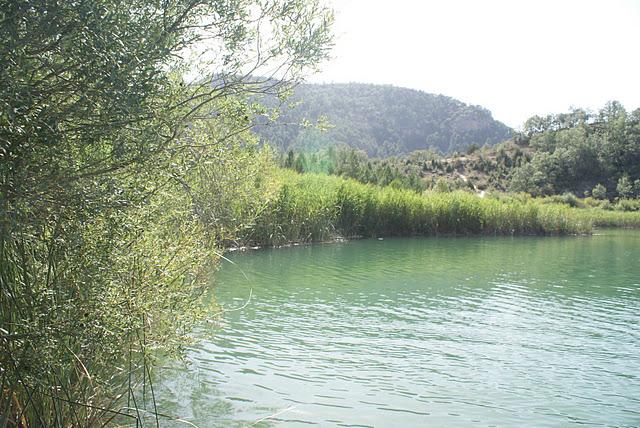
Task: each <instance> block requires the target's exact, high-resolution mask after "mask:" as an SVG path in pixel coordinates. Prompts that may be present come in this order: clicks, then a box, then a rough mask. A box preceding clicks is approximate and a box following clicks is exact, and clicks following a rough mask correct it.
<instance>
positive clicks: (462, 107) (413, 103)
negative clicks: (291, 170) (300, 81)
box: [256, 83, 512, 156]
mask: <svg viewBox="0 0 640 428" xmlns="http://www.w3.org/2000/svg"><path fill="white" fill-rule="evenodd" d="M267 102H269V100H267ZM270 102H271V103H276V100H275V99H272V100H271V101H270ZM287 106H291V108H287ZM316 125H320V128H322V126H324V127H325V129H324V130H322V129H319V127H318V126H316ZM256 131H257V133H258V134H259V135H260V137H261V139H262V140H263V141H266V142H268V143H269V144H271V145H272V146H275V147H277V148H278V149H280V150H282V151H287V150H289V149H293V150H296V151H315V150H319V149H323V148H327V147H328V146H330V145H347V146H349V147H353V148H355V149H358V150H363V151H364V152H366V153H367V154H368V155H370V156H390V155H403V154H408V153H410V152H412V151H415V150H426V149H433V150H436V151H439V152H442V153H452V152H454V151H456V150H459V151H461V150H466V149H467V147H469V146H470V145H473V144H476V145H479V146H482V145H485V144H488V145H493V144H496V143H499V142H502V141H504V140H506V139H508V138H509V137H510V136H511V135H512V130H511V129H510V128H509V127H507V126H506V125H504V124H503V123H501V122H498V121H496V120H494V119H493V118H492V117H491V113H490V112H489V111H488V110H486V109H484V108H482V107H480V106H473V105H467V104H465V103H463V102H461V101H458V100H455V99H453V98H450V97H446V96H443V95H433V94H428V93H425V92H421V91H416V90H413V89H406V88H398V87H393V86H388V85H385V86H382V85H369V84H356V83H350V84H325V85H310V84H305V85H300V86H299V87H297V88H296V89H295V92H294V94H293V96H292V98H291V100H290V101H289V102H288V103H287V105H285V106H284V109H283V112H282V115H281V117H280V118H279V119H278V120H277V121H275V123H272V124H270V125H267V126H258V127H257V128H256Z"/></svg>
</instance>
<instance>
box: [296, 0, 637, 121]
mask: <svg viewBox="0 0 640 428" xmlns="http://www.w3.org/2000/svg"><path fill="white" fill-rule="evenodd" d="M332 4H333V7H334V9H335V11H336V23H335V27H334V29H335V34H336V40H335V42H336V43H335V49H334V51H333V59H332V60H331V61H329V62H328V63H326V64H324V66H323V71H322V72H321V73H320V74H317V75H315V76H311V77H310V78H309V79H308V80H309V81H310V82H367V83H384V84H392V85H396V86H405V87H409V88H415V89H421V90H424V91H426V92H431V93H436V94H444V95H448V96H451V97H454V98H457V99H459V100H461V101H464V102H466V103H470V104H479V105H481V106H483V107H486V108H488V109H489V110H491V112H492V113H493V116H494V118H496V119H498V120H500V121H502V122H504V123H506V124H507V125H509V126H512V127H516V128H519V127H520V126H521V125H522V123H523V122H524V121H525V120H526V119H527V118H529V117H530V116H532V115H534V114H539V115H543V114H548V113H558V112H564V111H567V110H568V109H569V108H570V107H571V106H575V107H585V108H591V109H598V108H600V107H602V105H603V104H604V103H605V102H606V101H608V100H618V101H620V102H622V103H623V104H624V105H625V107H626V108H627V109H630V110H632V109H635V108H638V107H640V0H602V1H590V0H510V1H509V0H504V1H499V0H475V1H473V0H441V1H429V0H333V1H332Z"/></svg>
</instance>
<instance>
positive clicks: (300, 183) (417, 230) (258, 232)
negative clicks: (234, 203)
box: [227, 170, 640, 249]
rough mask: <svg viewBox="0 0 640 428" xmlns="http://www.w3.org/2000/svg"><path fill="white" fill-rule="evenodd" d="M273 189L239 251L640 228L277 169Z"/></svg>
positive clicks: (634, 217)
mask: <svg viewBox="0 0 640 428" xmlns="http://www.w3.org/2000/svg"><path fill="white" fill-rule="evenodd" d="M272 187H274V188H275V190H272V192H271V195H270V196H269V197H268V198H267V200H266V202H265V203H264V204H263V206H262V207H261V208H260V209H259V212H258V213H257V215H256V217H255V219H254V221H253V224H252V225H251V227H249V228H247V229H245V232H244V233H243V234H241V235H240V236H239V239H238V240H237V241H236V242H235V243H234V245H232V246H227V248H235V249H239V248H242V247H245V248H255V247H279V246H286V245H290V244H296V243H310V242H331V241H334V240H343V239H354V238H385V237H411V236H478V235H484V236H493V235H514V236H515V235H520V236H526V235H584V234H591V233H592V231H593V228H594V227H627V228H634V227H640V212H618V211H607V210H604V209H600V208H575V207H571V206H569V205H567V204H562V203H559V202H556V201H549V200H545V199H536V198H531V197H529V196H527V195H507V194H496V195H495V196H488V197H486V198H481V197H479V196H478V195H477V194H474V193H472V192H466V191H454V192H424V193H422V194H420V193H417V192H414V191H411V190H406V189H396V188H393V187H390V186H386V187H380V186H376V185H372V184H363V183H360V182H357V181H355V180H353V179H348V178H342V177H337V176H330V175H324V174H312V173H305V174H299V173H296V172H293V171H290V170H280V171H278V172H277V173H276V178H275V180H274V183H273V186H272Z"/></svg>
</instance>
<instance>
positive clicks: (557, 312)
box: [154, 230, 640, 428]
mask: <svg viewBox="0 0 640 428" xmlns="http://www.w3.org/2000/svg"><path fill="white" fill-rule="evenodd" d="M229 258H230V259H231V260H232V261H233V264H232V263H229V262H224V263H223V265H222V267H221V269H220V271H219V272H218V273H216V275H215V286H213V287H212V293H213V294H214V295H215V298H216V299H217V301H218V303H219V304H220V305H221V307H223V308H225V309H226V310H230V311H228V312H225V313H224V314H223V315H222V316H221V317H220V320H219V321H218V322H212V323H210V324H208V325H206V326H203V327H201V328H199V329H198V331H197V332H196V333H195V334H196V337H197V339H198V342H197V345H196V346H193V347H192V348H190V349H189V350H188V352H187V357H186V363H171V364H168V367H166V368H164V369H161V370H159V371H158V374H157V379H156V380H155V385H154V386H155V390H156V391H155V392H156V399H157V401H158V407H159V409H160V411H161V412H163V413H166V414H172V415H179V416H180V417H181V418H182V419H184V420H186V421H189V422H191V423H193V424H195V425H197V426H199V427H201V428H202V427H236V426H238V427H241V426H242V427H245V426H257V427H258V426H262V427H266V426H282V427H306V426H310V425H313V424H315V425H317V426H323V427H324V426H326V427H332V426H336V427H338V426H339V427H373V426H376V427H388V426H395V427H424V426H473V427H476V426H487V427H488V426H537V427H566V426H573V425H576V426H578V425H591V426H618V427H623V426H640V327H639V326H640V233H638V231H627V230H624V231H623V230H604V231H599V232H597V233H596V234H595V235H594V236H591V237H585V236H582V237H517V238H511V237H506V238H505V237H489V238H415V239H385V240H361V241H350V242H343V243H335V244H321V245H311V246H300V247H290V248H282V249H272V250H258V251H250V252H244V253H239V252H236V253H232V254H230V255H229ZM250 296H251V298H250V299H249V297H250ZM269 416H272V417H270V418H268V419H264V420H262V419H263V418H267V417H269ZM261 420H262V421H261ZM161 422H162V424H163V425H162V426H188V425H186V424H185V423H183V422H178V421H167V420H161Z"/></svg>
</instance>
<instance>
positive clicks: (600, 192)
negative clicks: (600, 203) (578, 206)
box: [591, 183, 607, 199]
mask: <svg viewBox="0 0 640 428" xmlns="http://www.w3.org/2000/svg"><path fill="white" fill-rule="evenodd" d="M591 196H593V197H594V198H596V199H606V198H607V188H606V187H604V186H603V185H602V184H600V183H598V184H596V187H594V188H593V190H592V191H591Z"/></svg>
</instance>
